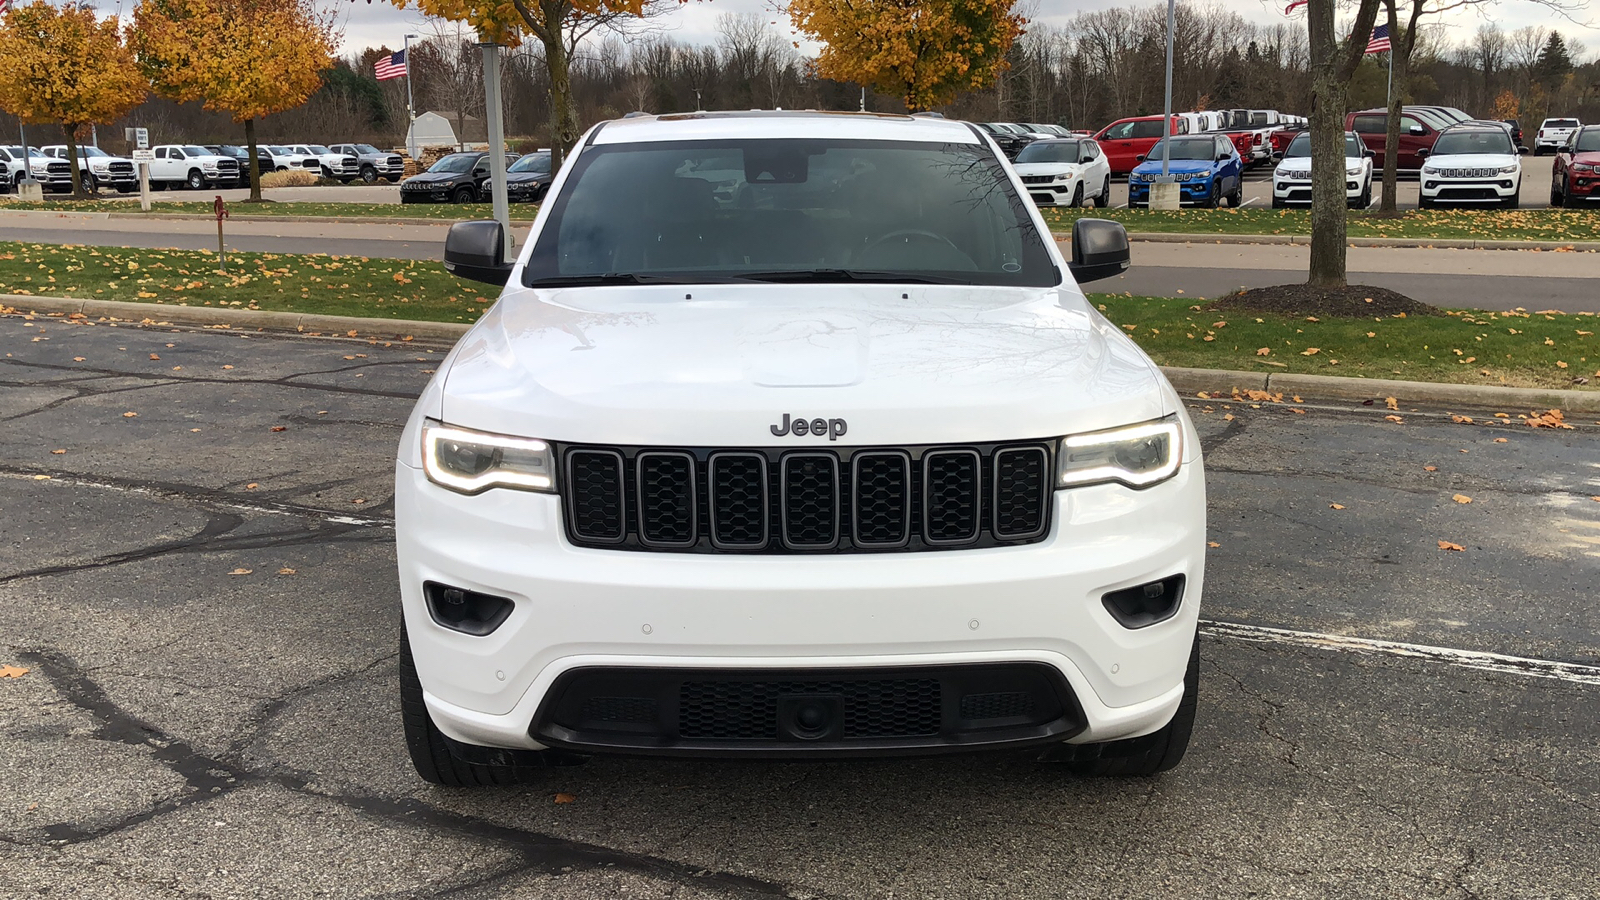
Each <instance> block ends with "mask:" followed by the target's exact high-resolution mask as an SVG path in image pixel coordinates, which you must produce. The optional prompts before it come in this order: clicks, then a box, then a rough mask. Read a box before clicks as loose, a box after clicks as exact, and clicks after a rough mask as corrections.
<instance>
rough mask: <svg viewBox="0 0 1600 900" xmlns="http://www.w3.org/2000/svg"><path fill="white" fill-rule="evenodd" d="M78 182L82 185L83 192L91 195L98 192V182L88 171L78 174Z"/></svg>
mask: <svg viewBox="0 0 1600 900" xmlns="http://www.w3.org/2000/svg"><path fill="white" fill-rule="evenodd" d="M78 183H79V184H81V185H83V192H84V193H85V194H89V195H90V196H93V195H95V194H98V193H100V183H99V182H97V181H95V180H94V176H93V175H91V174H89V173H88V172H85V173H83V174H82V175H80V176H78Z"/></svg>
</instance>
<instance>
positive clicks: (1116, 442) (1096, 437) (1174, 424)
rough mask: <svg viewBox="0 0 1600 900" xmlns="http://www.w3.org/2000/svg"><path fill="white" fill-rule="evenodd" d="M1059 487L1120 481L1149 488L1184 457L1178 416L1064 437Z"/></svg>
mask: <svg viewBox="0 0 1600 900" xmlns="http://www.w3.org/2000/svg"><path fill="white" fill-rule="evenodd" d="M1056 458H1057V465H1056V486H1057V487H1071V486H1073V485H1081V484H1099V483H1101V482H1106V481H1116V482H1120V483H1122V484H1125V485H1127V486H1128V487H1133V488H1142V487H1149V486H1150V485H1152V484H1156V483H1157V482H1161V481H1165V480H1167V479H1168V478H1171V477H1172V476H1173V475H1175V474H1177V472H1178V465H1179V463H1180V462H1182V460H1183V430H1182V428H1181V427H1180V426H1179V424H1178V421H1177V419H1176V418H1167V419H1162V420H1161V421H1159V422H1145V423H1144V424H1141V425H1130V426H1127V427H1124V428H1113V429H1111V430H1109V431H1096V432H1093V433H1091V434H1075V435H1072V436H1070V437H1066V438H1063V439H1062V440H1061V452H1060V453H1059V454H1057V457H1056Z"/></svg>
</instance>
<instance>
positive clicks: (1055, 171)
mask: <svg viewBox="0 0 1600 900" xmlns="http://www.w3.org/2000/svg"><path fill="white" fill-rule="evenodd" d="M1012 168H1014V169H1016V170H1017V174H1018V175H1075V174H1077V172H1078V167H1077V166H1076V165H1075V164H1073V163H1061V162H1039V163H1017V164H1015V165H1014V166H1012Z"/></svg>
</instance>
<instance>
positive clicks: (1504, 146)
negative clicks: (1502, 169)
mask: <svg viewBox="0 0 1600 900" xmlns="http://www.w3.org/2000/svg"><path fill="white" fill-rule="evenodd" d="M1514 152H1515V151H1513V150H1512V149H1511V136H1510V135H1508V134H1506V133H1505V132H1504V131H1499V130H1495V131H1457V132H1446V133H1445V134H1441V135H1439V139H1438V140H1437V141H1434V143H1433V154H1432V155H1433V156H1455V155H1457V154H1462V153H1498V154H1501V155H1510V154H1512V153H1514Z"/></svg>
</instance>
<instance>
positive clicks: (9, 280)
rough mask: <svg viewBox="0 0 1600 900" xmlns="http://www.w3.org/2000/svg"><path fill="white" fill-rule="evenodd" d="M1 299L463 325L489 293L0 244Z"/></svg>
mask: <svg viewBox="0 0 1600 900" xmlns="http://www.w3.org/2000/svg"><path fill="white" fill-rule="evenodd" d="M0 294H26V295H31V296H61V297H72V298H74V299H79V300H131V301H139V302H145V303H154V304H167V305H173V306H201V307H204V306H215V307H223V306H226V307H230V308H237V309H267V310H281V311H288V312H299V313H323V314H328V315H336V316H374V317H378V318H388V319H426V320H429V321H434V322H472V321H475V320H476V319H477V318H478V315H479V314H480V313H481V312H482V311H483V310H484V309H485V308H486V307H487V306H488V305H489V304H491V303H493V302H494V298H495V297H497V296H499V294H500V291H499V289H498V288H495V287H492V286H490V285H486V284H479V283H478V282H475V281H463V280H461V279H458V278H456V277H455V276H454V275H451V274H449V273H448V272H446V271H445V270H444V267H443V266H442V265H440V264H439V263H437V262H432V261H426V262H424V261H417V260H399V259H369V258H365V257H359V256H324V255H316V256H297V255H289V254H282V253H232V252H230V253H229V254H228V271H227V273H226V274H221V273H218V271H217V254H216V253H214V252H212V251H209V250H206V251H188V250H136V249H126V248H120V247H84V246H73V245H68V246H62V245H58V244H24V243H14V242H0Z"/></svg>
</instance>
